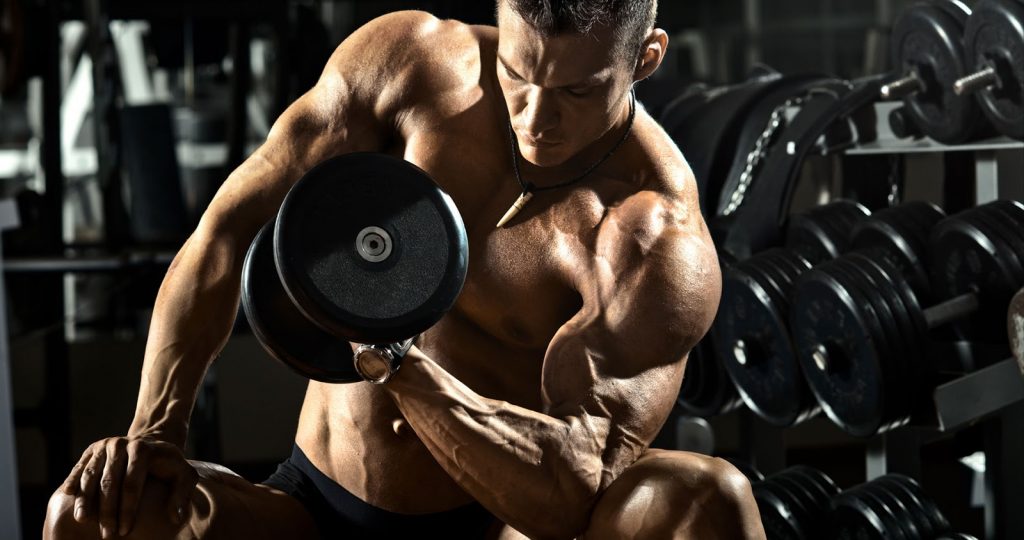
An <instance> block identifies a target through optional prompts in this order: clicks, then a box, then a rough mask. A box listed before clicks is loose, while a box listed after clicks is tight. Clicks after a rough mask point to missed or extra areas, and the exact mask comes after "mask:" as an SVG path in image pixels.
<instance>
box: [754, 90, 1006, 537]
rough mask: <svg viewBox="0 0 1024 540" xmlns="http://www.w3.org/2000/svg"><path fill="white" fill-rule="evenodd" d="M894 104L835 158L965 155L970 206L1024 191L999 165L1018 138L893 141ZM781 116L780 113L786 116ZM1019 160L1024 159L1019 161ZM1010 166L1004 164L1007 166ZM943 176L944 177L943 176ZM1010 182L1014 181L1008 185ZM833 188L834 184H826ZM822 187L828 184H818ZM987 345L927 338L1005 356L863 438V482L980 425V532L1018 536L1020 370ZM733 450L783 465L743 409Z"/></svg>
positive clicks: (771, 441) (762, 464)
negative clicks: (906, 420)
mask: <svg viewBox="0 0 1024 540" xmlns="http://www.w3.org/2000/svg"><path fill="white" fill-rule="evenodd" d="M898 105H899V103H898V102H879V103H875V104H874V107H875V113H876V118H877V119H878V120H877V134H878V137H877V139H876V140H874V141H873V142H869V143H862V144H858V145H856V146H853V147H850V148H847V149H845V150H844V151H843V153H842V154H841V155H840V156H839V159H840V160H841V159H843V158H844V157H845V156H870V155H891V156H894V157H901V156H907V155H913V154H936V153H940V154H944V155H946V154H949V153H953V152H965V153H970V154H971V155H972V156H973V165H974V167H973V168H974V170H973V173H974V178H975V185H974V193H973V203H974V206H977V205H981V204H984V203H987V202H991V201H994V200H996V199H999V198H1001V195H1003V198H1005V193H1007V192H1011V191H1012V190H1011V189H1008V188H1015V189H1016V190H1017V191H1016V193H1017V198H1020V192H1022V191H1024V178H1011V177H1010V173H1008V172H1007V171H1005V170H1004V171H1001V170H1000V163H1001V161H1002V159H1001V158H1005V157H1007V156H1012V155H1013V154H1014V153H1019V155H1020V156H1021V157H1024V142H1018V141H1014V140H1012V139H1009V138H1007V137H998V138H992V139H987V140H982V141H976V142H971V143H967V144H961V145H944V144H941V143H938V142H936V141H934V140H931V139H928V138H921V139H899V138H897V137H896V136H895V135H894V134H893V133H892V131H891V129H890V128H889V125H888V122H887V121H886V119H887V118H888V117H889V112H890V111H891V110H892V109H894V108H896V107H897V106H898ZM792 113H795V111H791V114H787V116H790V117H791V116H792ZM1020 161H1021V162H1022V163H1024V159H1021V160H1020ZM1011 170H1012V167H1011ZM947 181H948V176H947ZM1012 182H1017V183H1018V184H1017V185H1014V184H1012ZM830 186H831V187H834V184H830ZM822 187H823V188H824V189H827V188H828V187H829V186H822ZM991 349H992V347H991V346H985V345H978V344H974V343H968V342H949V343H947V342H941V343H935V344H934V346H933V347H931V348H930V350H929V351H928V353H927V356H928V357H930V358H943V359H947V360H950V359H951V360H953V361H955V362H956V361H958V362H967V363H970V362H971V360H972V359H973V358H975V357H976V356H986V355H987V356H988V357H989V358H991V357H992V354H993V353H994V354H999V355H1003V356H1004V357H1005V358H1006V359H1005V360H1002V361H999V362H995V363H993V364H991V365H989V366H988V367H985V368H983V369H980V370H977V371H973V372H969V373H966V374H964V375H962V376H960V377H958V378H956V379H954V380H952V381H949V382H946V383H944V384H941V385H939V386H937V387H936V388H935V389H934V391H933V392H932V395H931V403H930V404H929V409H931V411H930V412H932V413H933V415H932V418H930V419H929V421H927V422H920V421H918V422H914V423H911V424H910V425H907V426H903V427H901V428H898V429H896V430H893V431H889V432H887V433H883V434H880V435H876V436H874V437H871V438H869V439H866V440H865V441H864V471H865V477H866V480H872V479H875V478H878V477H879V476H882V475H884V474H887V473H902V474H906V475H908V476H912V477H914V478H920V477H921V473H922V469H923V467H922V464H923V461H922V449H923V447H924V446H925V445H927V444H929V443H931V442H933V441H936V440H939V439H943V438H946V437H949V436H951V435H953V434H954V433H957V432H959V431H961V430H963V429H965V428H967V427H971V426H975V425H979V424H980V425H981V426H982V430H983V432H984V441H983V452H984V454H985V473H984V487H983V493H984V494H983V502H984V531H985V538H988V539H991V540H1003V539H1005V540H1010V539H1018V538H1024V514H1022V512H1021V511H1020V510H1021V507H1022V505H1024V461H1022V460H1021V456H1024V373H1022V372H1021V370H1020V368H1019V367H1018V365H1017V362H1016V361H1015V360H1013V359H1012V358H1010V355H1009V353H1008V351H1006V353H1005V354H1003V351H1001V350H1000V351H992V350H991ZM739 433H740V448H741V449H743V450H744V451H746V452H747V455H746V456H745V457H746V458H748V459H749V461H750V462H751V463H753V464H754V465H755V466H756V467H757V468H758V469H759V470H760V471H761V472H763V473H765V474H766V475H767V474H770V473H774V472H778V471H781V470H782V469H784V468H785V467H786V466H787V465H792V464H787V463H786V457H785V456H786V446H787V445H786V443H785V441H784V437H785V429H784V428H776V427H774V426H771V425H769V424H767V423H766V422H765V421H763V420H761V419H760V418H757V417H756V416H755V415H754V414H753V413H751V412H750V411H749V410H747V409H745V408H744V409H743V410H742V411H741V412H740V415H739Z"/></svg>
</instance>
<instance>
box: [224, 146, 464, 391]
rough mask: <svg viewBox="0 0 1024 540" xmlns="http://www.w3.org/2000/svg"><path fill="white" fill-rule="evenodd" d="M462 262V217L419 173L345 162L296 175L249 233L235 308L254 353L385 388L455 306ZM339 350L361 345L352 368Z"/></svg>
mask: <svg viewBox="0 0 1024 540" xmlns="http://www.w3.org/2000/svg"><path fill="white" fill-rule="evenodd" d="M467 263H468V247H467V239H466V232H465V228H464V225H463V223H462V218H461V217H460V215H459V213H458V210H457V209H456V207H455V204H454V203H453V202H452V200H451V198H449V197H448V195H447V194H445V193H444V191H442V190H441V189H440V187H438V186H437V185H436V184H435V183H434V182H433V181H432V180H431V179H430V177H429V176H428V175H427V174H426V173H425V172H423V171H422V170H420V169H419V168H417V167H415V166H414V165H412V164H410V163H407V162H405V161H403V160H401V159H398V158H394V157H390V156H386V155H381V154H371V153H356V154H348V155H344V156H339V157H336V158H332V159H330V160H327V161H325V162H323V163H321V164H319V165H317V166H316V167H314V168H313V169H312V170H310V171H309V172H308V173H306V175H305V176H303V177H302V179H300V180H299V181H298V182H297V183H296V184H295V185H294V186H293V187H292V189H291V190H290V191H289V192H288V195H287V196H286V197H285V199H284V203H283V204H282V206H281V209H280V210H279V212H278V214H277V217H276V218H275V219H274V220H273V221H271V222H270V223H268V224H267V225H265V226H264V228H263V230H262V231H260V233H259V234H258V235H257V237H256V239H255V240H254V241H253V243H252V245H251V246H250V249H249V252H248V254H247V255H246V259H245V265H244V268H243V274H242V275H243V281H242V289H243V290H242V305H243V308H244V310H245V314H246V316H247V317H248V319H249V321H250V325H251V326H252V328H253V332H254V333H255V334H256V336H257V337H258V338H259V340H260V342H261V343H262V344H263V346H264V348H266V349H267V351H268V352H269V353H270V354H271V355H272V356H274V357H275V358H277V359H278V360H280V361H282V362H283V363H285V364H286V365H288V366H289V367H291V368H292V369H294V370H296V371H298V372H299V373H301V374H303V375H305V376H307V377H310V378H312V379H315V380H319V381H324V382H352V381H358V380H362V379H367V380H371V381H373V382H383V380H386V378H387V377H389V376H390V374H391V373H393V371H394V369H396V364H397V362H398V361H399V360H400V357H401V355H402V354H404V352H405V350H408V348H409V346H411V342H412V338H413V337H414V336H416V335H417V334H419V333H420V332H423V331H424V330H426V329H428V328H430V327H431V326H433V325H434V324H435V323H436V322H437V321H438V320H440V319H441V317H442V316H443V315H444V314H445V313H446V312H447V311H448V309H450V308H451V306H452V305H453V304H454V303H455V300H456V298H457V297H458V294H459V292H460V291H461V289H462V284H463V282H464V281H465V277H466V270H467ZM347 341H351V342H354V343H361V344H365V345H366V347H360V348H359V349H357V351H356V362H355V363H356V365H355V366H353V364H352V363H351V362H348V361H347V358H350V357H351V356H352V351H351V349H350V347H349V345H348V343H346V342H347ZM361 353H366V354H365V355H364V356H366V358H364V360H366V361H368V362H369V364H368V365H363V366H360V365H359V363H360V362H362V361H363V360H360V356H359V355H360V354H361ZM381 362H385V363H386V364H388V365H381Z"/></svg>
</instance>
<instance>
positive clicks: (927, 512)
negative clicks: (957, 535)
mask: <svg viewBox="0 0 1024 540" xmlns="http://www.w3.org/2000/svg"><path fill="white" fill-rule="evenodd" d="M825 519H826V521H827V522H828V523H829V525H830V527H831V532H832V534H831V535H829V536H828V537H829V538H836V539H857V540H861V539H863V540H876V539H877V540H892V539H896V540H931V539H933V538H936V537H937V536H940V535H945V534H951V533H952V528H951V527H950V525H949V521H948V520H947V519H946V517H945V516H944V515H943V514H942V511H941V510H940V509H939V507H938V505H937V504H935V501H934V500H933V499H932V498H931V497H929V496H928V494H927V493H925V492H924V490H923V489H921V486H920V485H919V484H918V483H917V482H916V481H915V480H914V479H913V478H910V477H908V476H903V475H899V474H887V475H884V476H880V477H878V478H875V479H874V480H871V481H870V482H865V483H863V484H861V485H859V486H855V487H853V488H850V489H848V490H846V491H844V492H842V493H841V494H839V495H837V496H836V497H834V498H833V499H832V502H831V506H830V508H829V512H828V516H827V517H826V518H825Z"/></svg>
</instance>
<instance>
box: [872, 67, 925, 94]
mask: <svg viewBox="0 0 1024 540" xmlns="http://www.w3.org/2000/svg"><path fill="white" fill-rule="evenodd" d="M924 90H925V86H924V81H923V80H921V77H918V76H917V72H916V71H911V72H910V74H908V75H907V76H906V77H903V78H902V79H896V80H895V81H892V82H891V83H888V84H886V85H884V86H882V88H881V90H879V93H880V94H881V95H882V99H901V98H904V97H907V96H909V95H910V94H913V93H916V92H923V91H924Z"/></svg>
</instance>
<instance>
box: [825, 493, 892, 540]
mask: <svg viewBox="0 0 1024 540" xmlns="http://www.w3.org/2000/svg"><path fill="white" fill-rule="evenodd" d="M827 521H828V522H830V523H831V524H832V526H833V527H834V528H835V529H834V533H833V535H832V536H830V538H835V539H837V540H891V539H892V536H890V535H889V534H887V531H886V528H885V523H884V522H883V521H882V517H881V516H879V515H878V513H877V512H875V509H874V508H872V507H871V506H869V505H868V504H867V503H866V502H865V501H864V500H863V499H861V498H860V497H858V496H856V494H855V493H852V492H851V491H849V490H848V491H845V492H843V493H842V494H840V495H839V496H837V497H836V498H834V499H832V510H831V512H830V513H829V517H828V518H827Z"/></svg>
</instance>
